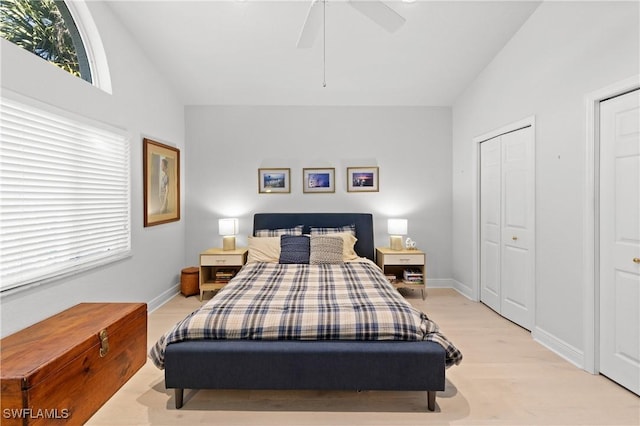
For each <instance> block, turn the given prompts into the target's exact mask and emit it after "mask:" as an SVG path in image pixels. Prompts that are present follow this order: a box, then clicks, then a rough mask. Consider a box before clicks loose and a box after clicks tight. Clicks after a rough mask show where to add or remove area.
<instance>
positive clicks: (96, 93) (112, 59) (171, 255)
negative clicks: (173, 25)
mask: <svg viewBox="0 0 640 426" xmlns="http://www.w3.org/2000/svg"><path fill="white" fill-rule="evenodd" d="M89 7H90V10H91V11H92V12H93V15H94V19H95V21H96V24H97V27H98V30H99V31H100V35H101V37H102V42H103V44H104V47H105V50H106V52H107V59H108V61H109V67H110V71H111V78H112V87H113V95H110V94H107V93H105V92H103V91H101V90H99V89H97V88H95V87H93V86H91V85H90V84H88V83H86V82H84V81H82V80H80V79H79V78H76V77H73V76H71V75H70V74H67V73H66V72H64V71H62V70H59V69H58V68H56V67H55V66H53V65H51V64H49V63H47V62H45V61H43V60H41V59H39V58H37V57H36V56H35V55H33V54H31V53H29V52H26V51H24V50H22V49H21V48H18V47H16V46H14V45H13V44H11V43H9V42H7V41H5V40H4V39H3V40H0V42H1V43H2V45H1V48H2V52H1V53H2V68H1V74H0V76H1V78H2V80H1V83H2V89H3V90H5V89H10V90H11V91H13V92H17V93H19V94H22V95H24V96H28V97H30V98H33V99H36V100H38V101H41V102H45V103H47V104H50V105H53V106H55V107H59V108H62V109H64V110H67V111H70V112H73V113H76V114H80V115H82V116H85V117H88V118H90V119H93V120H98V121H102V122H104V123H107V124H109V125H112V126H115V127H119V128H121V129H124V130H126V131H127V132H128V133H129V135H130V137H131V182H132V185H131V197H132V200H131V202H132V217H131V224H132V248H133V256H132V257H131V258H128V259H126V260H122V261H120V262H117V263H114V264H110V265H107V266H104V267H101V268H98V269H94V270H91V271H89V272H85V273H82V274H79V275H75V276H73V277H71V278H68V279H62V280H58V281H55V282H52V283H49V284H45V285H42V286H39V287H37V288H32V289H28V290H23V291H18V292H14V293H11V294H8V295H6V294H3V296H2V299H1V301H0V308H1V318H2V327H1V332H2V335H3V336H4V335H7V334H11V333H13V332H15V331H17V330H19V329H21V328H24V327H26V326H28V325H30V324H32V323H35V322H37V321H39V320H41V319H43V318H46V317H48V316H51V315H53V314H55V313H57V312H60V311H62V310H63V309H66V308H67V307H70V306H72V305H75V304H77V303H80V302H92V301H101V302H109V301H122V302H147V303H150V308H153V307H154V306H157V305H158V304H159V303H160V302H161V300H162V298H163V297H167V296H168V294H171V293H175V292H176V291H177V287H176V285H177V283H178V282H179V273H180V269H181V268H183V267H184V266H185V265H184V232H185V225H184V223H185V221H184V219H183V220H181V221H180V222H174V223H171V224H167V225H160V226H155V227H150V228H144V227H143V211H142V210H143V204H142V202H143V198H142V137H151V138H153V139H155V140H158V141H160V142H164V143H168V144H173V145H175V146H177V147H178V148H179V149H181V150H183V149H184V109H183V106H182V104H181V103H180V102H179V100H178V99H177V98H176V97H175V96H174V94H173V93H172V92H171V91H170V90H169V89H168V85H167V84H166V82H165V81H163V80H162V78H161V77H160V76H159V74H158V72H157V71H156V70H155V68H154V67H153V66H151V65H150V63H149V62H148V61H147V60H146V59H145V57H144V53H143V52H142V51H140V50H139V49H138V48H137V47H136V45H135V42H134V41H133V40H132V39H130V37H129V36H128V34H127V32H126V31H125V30H124V29H123V28H122V27H121V26H120V25H119V23H118V22H117V21H116V20H115V19H114V17H113V15H112V14H111V11H110V9H108V7H106V6H105V5H104V4H102V3H97V2H90V3H89ZM183 167H184V165H183ZM183 191H184V185H183ZM183 205H184V203H183Z"/></svg>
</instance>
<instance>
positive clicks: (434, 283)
mask: <svg viewBox="0 0 640 426" xmlns="http://www.w3.org/2000/svg"><path fill="white" fill-rule="evenodd" d="M427 288H453V283H452V282H451V280H450V279H449V278H427Z"/></svg>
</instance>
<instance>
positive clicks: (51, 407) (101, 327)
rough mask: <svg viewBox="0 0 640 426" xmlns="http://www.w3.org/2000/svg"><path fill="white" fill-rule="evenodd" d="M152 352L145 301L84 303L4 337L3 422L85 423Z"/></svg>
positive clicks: (0, 362)
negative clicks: (148, 350)
mask: <svg viewBox="0 0 640 426" xmlns="http://www.w3.org/2000/svg"><path fill="white" fill-rule="evenodd" d="M146 353H147V305H146V304H144V303H81V304H79V305H76V306H74V307H72V308H69V309H67V310H66V311H63V312H61V313H59V314H57V315H54V316H52V317H51V318H48V319H46V320H43V321H41V322H39V323H37V324H34V325H32V326H31V327H28V328H25V329H24V330H21V331H19V332H17V333H15V334H12V335H10V336H7V337H5V338H4V339H2V340H0V366H1V373H0V374H1V377H0V385H1V395H0V396H1V402H0V406H1V408H2V410H1V416H2V417H1V419H0V423H2V424H3V425H45V424H46V425H50V424H65V425H75V424H78V425H80V424H83V423H84V422H86V421H87V420H88V419H89V418H90V417H91V416H92V415H93V414H94V413H95V412H96V411H97V410H98V409H99V408H100V407H101V406H102V405H103V404H104V403H105V402H106V401H107V400H108V399H109V398H110V397H111V396H112V395H113V394H114V393H115V392H116V391H117V390H118V389H119V388H120V387H121V386H122V385H123V384H124V383H126V382H127V380H129V379H130V378H131V376H133V374H134V373H135V372H136V371H138V370H139V369H140V368H141V367H142V366H143V365H144V363H145V362H146V358H147V354H146Z"/></svg>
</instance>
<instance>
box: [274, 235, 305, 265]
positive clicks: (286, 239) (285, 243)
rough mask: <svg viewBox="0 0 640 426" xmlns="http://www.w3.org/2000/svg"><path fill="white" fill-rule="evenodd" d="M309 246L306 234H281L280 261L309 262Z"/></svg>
mask: <svg viewBox="0 0 640 426" xmlns="http://www.w3.org/2000/svg"><path fill="white" fill-rule="evenodd" d="M309 246H310V245H309V237H307V236H306V235H282V236H280V260H279V263H309Z"/></svg>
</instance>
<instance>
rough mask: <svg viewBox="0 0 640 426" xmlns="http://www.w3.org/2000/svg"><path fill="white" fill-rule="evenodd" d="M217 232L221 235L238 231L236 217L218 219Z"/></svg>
mask: <svg viewBox="0 0 640 426" xmlns="http://www.w3.org/2000/svg"><path fill="white" fill-rule="evenodd" d="M218 233H219V234H220V235H222V236H225V235H236V234H237V233H238V219H218Z"/></svg>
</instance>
